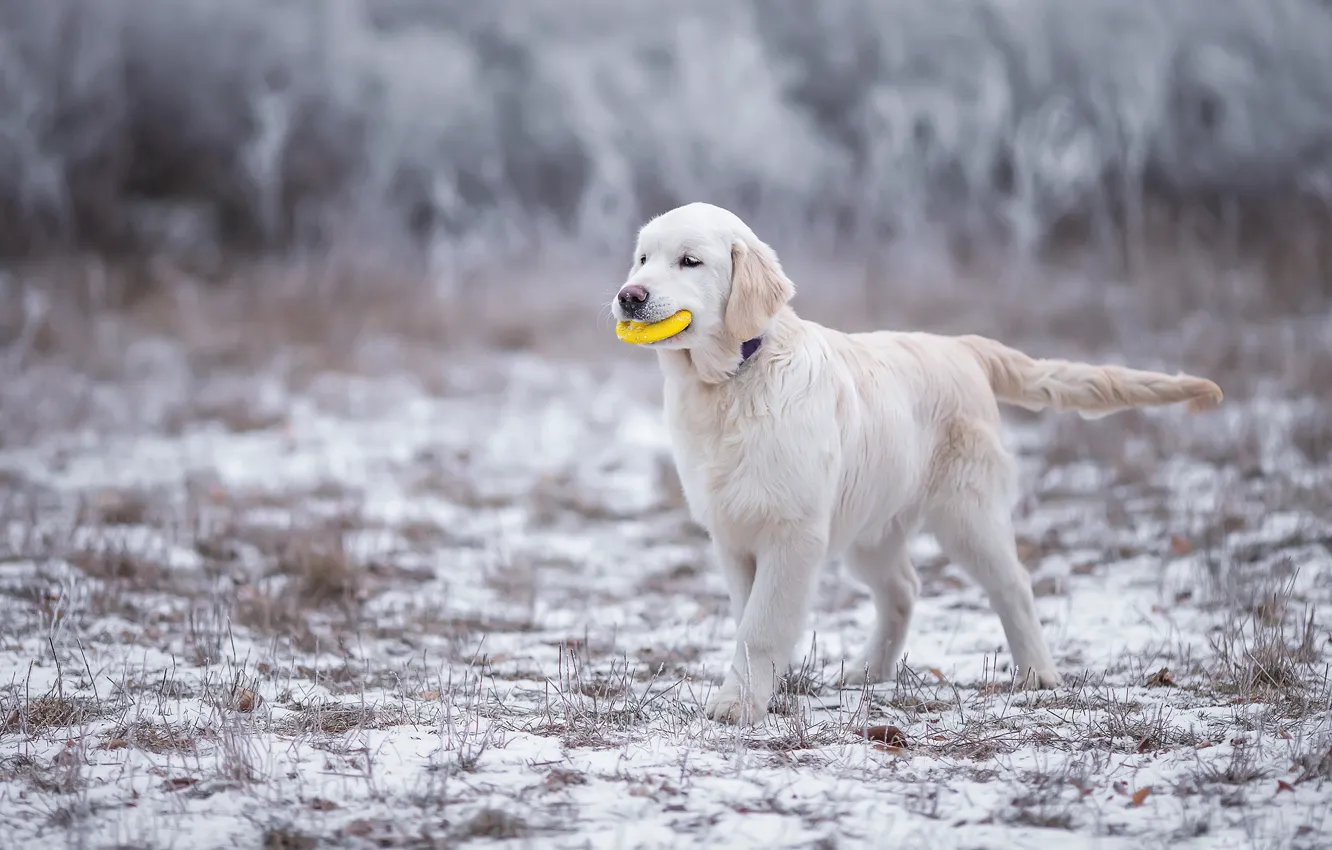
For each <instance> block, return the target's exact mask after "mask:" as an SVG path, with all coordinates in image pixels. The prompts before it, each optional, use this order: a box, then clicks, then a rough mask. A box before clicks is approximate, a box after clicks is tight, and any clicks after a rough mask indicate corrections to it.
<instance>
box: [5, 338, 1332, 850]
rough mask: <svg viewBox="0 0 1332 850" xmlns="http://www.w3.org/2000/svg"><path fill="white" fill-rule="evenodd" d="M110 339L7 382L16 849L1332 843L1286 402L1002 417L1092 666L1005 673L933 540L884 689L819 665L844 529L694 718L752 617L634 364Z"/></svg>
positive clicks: (1325, 575)
mask: <svg viewBox="0 0 1332 850" xmlns="http://www.w3.org/2000/svg"><path fill="white" fill-rule="evenodd" d="M123 353H124V354H125V360H126V362H127V363H128V364H130V368H129V369H128V370H125V371H122V372H117V374H116V376H115V377H114V380H112V379H109V378H102V379H100V380H99V379H97V378H95V377H93V375H94V374H95V372H88V371H86V370H85V371H84V373H83V377H81V378H75V377H74V376H73V375H72V374H70V373H68V372H65V371H61V367H58V366H56V365H49V366H48V365H44V362H43V361H42V360H41V358H40V357H37V356H33V357H29V358H25V360H24V362H23V364H22V365H21V366H19V367H17V368H16V369H15V370H14V371H11V372H10V374H9V376H8V377H7V378H6V395H5V406H6V407H7V410H6V411H5V413H4V423H5V425H6V428H7V431H6V432H5V433H0V492H2V493H3V497H2V498H0V510H2V511H3V514H0V521H3V523H4V524H3V526H0V528H3V534H0V724H3V725H2V726H0V846H3V847H5V848H11V850H19V848H39V847H42V848H44V847H51V846H60V845H68V846H77V847H81V848H82V847H86V848H111V847H125V848H129V847H133V848H170V847H182V848H190V849H191V850H204V848H214V847H264V848H283V850H295V849H296V848H301V849H302V850H303V848H313V847H316V846H320V847H322V846H345V847H453V846H462V845H469V846H470V845H472V844H476V845H478V846H480V845H483V844H484V845H486V846H490V845H491V844H495V845H496V846H500V845H502V846H511V847H529V846H530V847H569V848H574V847H577V848H584V847H589V848H606V850H611V848H657V847H663V848H664V847H728V848H744V847H755V848H757V847H763V848H770V847H818V848H838V847H841V848H846V847H932V848H939V850H943V848H954V847H956V848H1017V847H1050V848H1075V847H1097V848H1118V847H1125V848H1128V847H1131V848H1134V849H1135V850H1140V849H1141V848H1146V847H1166V846H1172V847H1182V846H1189V847H1208V848H1228V847H1246V848H1247V847H1259V848H1269V847H1320V846H1321V847H1325V846H1328V844H1329V843H1332V820H1330V819H1329V812H1332V806H1329V800H1332V726H1330V725H1329V698H1330V691H1329V684H1328V673H1327V663H1328V658H1329V657H1332V655H1330V654H1329V651H1328V650H1329V640H1330V639H1332V636H1330V634H1329V620H1328V614H1327V612H1328V611H1329V610H1332V609H1330V608H1329V604H1330V603H1332V555H1330V554H1329V551H1330V550H1332V523H1330V522H1329V521H1328V520H1329V518H1330V517H1332V512H1329V508H1332V467H1329V466H1328V457H1327V448H1328V447H1327V443H1326V437H1323V438H1322V439H1323V440H1324V442H1323V443H1321V444H1317V445H1321V446H1322V449H1321V451H1322V456H1321V459H1319V457H1318V456H1317V455H1318V452H1317V451H1313V457H1312V458H1311V456H1310V452H1311V449H1310V448H1309V445H1311V443H1310V439H1309V438H1308V435H1307V434H1305V437H1303V438H1302V437H1300V434H1304V433H1305V432H1304V431H1301V430H1300V428H1305V431H1307V427H1306V426H1304V425H1301V424H1300V423H1307V422H1309V421H1312V420H1310V418H1309V415H1308V412H1307V411H1305V410H1303V409H1302V408H1300V407H1299V405H1298V404H1297V403H1295V402H1287V403H1285V404H1276V403H1260V402H1258V401H1233V402H1228V404H1227V406H1226V407H1225V408H1224V409H1223V410H1222V411H1220V412H1218V413H1217V414H1215V415H1212V416H1206V417H1187V416H1185V415H1184V414H1183V413H1181V412H1177V411H1165V412H1161V413H1153V414H1150V415H1138V414H1126V415H1123V416H1119V417H1112V418H1110V419H1106V420H1101V421H1097V422H1082V421H1080V420H1072V419H1069V418H1067V417H1066V418H1057V417H1041V418H1033V417H1026V418H1021V417H1016V416H1015V417H1013V418H1012V421H1011V424H1012V427H1011V430H1010V438H1011V444H1012V445H1013V446H1014V448H1015V449H1016V450H1017V451H1018V452H1019V454H1020V456H1021V458H1022V462H1023V465H1024V470H1025V473H1026V477H1025V487H1024V498H1023V501H1022V503H1021V504H1020V505H1019V507H1018V511H1017V518H1018V528H1019V532H1020V549H1021V554H1022V557H1023V560H1024V562H1026V563H1027V564H1028V565H1029V566H1030V567H1031V568H1032V570H1033V578H1034V582H1035V586H1036V589H1037V592H1038V594H1039V599H1038V604H1039V606H1040V610H1041V613H1042V616H1043V620H1044V622H1045V625H1046V629H1047V634H1048V635H1049V636H1050V638H1051V639H1052V641H1053V644H1054V648H1055V653H1056V657H1057V658H1058V660H1059V663H1060V668H1061V670H1062V671H1063V673H1064V674H1065V676H1066V678H1067V680H1068V681H1069V684H1068V685H1067V686H1066V687H1064V688H1062V689H1059V690H1057V691H1053V692H1043V693H1015V692H1013V691H1012V689H1011V688H1010V687H1009V684H1008V681H1007V665H1008V663H1009V655H1008V653H1007V650H1006V648H1005V646H1004V641H1003V635H1002V631H1001V628H1000V625H999V621H998V619H997V617H995V616H994V615H993V614H992V613H991V612H990V610H989V608H988V606H987V604H986V602H985V599H984V596H983V594H982V593H981V591H980V590H979V589H978V588H976V587H974V586H972V585H971V584H970V583H969V582H968V580H967V579H966V578H965V577H964V575H963V574H962V573H961V572H960V571H959V570H958V569H957V568H955V567H954V566H951V565H949V564H947V563H946V562H945V561H944V560H943V559H942V558H941V556H940V555H939V553H938V551H937V549H936V548H935V547H934V545H933V541H932V540H930V539H929V538H921V539H920V540H918V541H916V549H915V552H916V559H915V560H916V563H917V566H918V568H919V569H920V570H921V572H922V575H923V578H924V584H925V591H924V594H923V598H922V599H921V601H920V603H919V605H918V607H917V614H916V616H915V620H914V622H913V625H912V631H911V637H910V640H909V643H908V658H907V659H906V665H905V669H904V670H903V672H902V675H901V676H900V678H899V680H898V682H897V683H895V684H890V685H881V686H877V687H874V688H872V689H869V690H866V691H861V690H839V689H837V688H836V687H835V686H834V685H833V684H831V683H832V682H833V681H834V680H835V678H836V676H837V673H838V672H839V669H840V665H841V664H842V663H843V662H844V660H846V659H847V658H849V657H850V656H851V654H852V653H853V652H854V650H856V649H857V648H858V647H859V645H860V642H861V641H862V640H864V639H865V637H866V636H867V634H868V627H869V624H870V622H871V616H872V613H871V607H870V602H869V599H868V596H867V594H866V593H865V592H863V591H862V590H861V589H860V587H859V586H857V585H856V584H854V583H853V582H852V581H851V580H850V579H849V578H847V577H845V576H844V575H843V574H842V571H841V570H840V567H839V566H838V565H836V564H832V565H830V566H829V569H828V570H827V571H826V573H825V576H824V579H823V582H822V584H821V588H820V594H819V599H818V604H817V606H816V610H815V611H814V612H813V614H812V616H811V619H810V622H809V629H808V631H807V633H806V639H805V641H804V643H803V644H802V650H803V651H802V654H804V655H806V656H808V657H807V659H806V660H805V661H804V663H803V665H802V666H801V667H800V668H799V669H797V670H793V671H792V674H791V676H790V677H789V680H788V685H789V687H788V688H787V689H786V691H785V692H784V693H783V694H781V695H779V696H778V697H777V698H776V699H775V700H774V703H773V706H772V708H773V712H772V713H771V714H770V715H769V717H768V719H767V722H766V724H765V725H764V726H762V727H759V728H756V729H753V730H737V729H735V728H732V727H726V726H719V725H717V724H714V723H712V722H709V721H707V720H705V719H702V718H701V717H700V707H701V706H702V704H703V702H704V701H705V699H706V696H707V694H708V692H709V690H710V689H711V688H713V687H716V686H717V685H718V684H719V683H720V681H721V675H722V670H723V665H724V663H725V662H726V660H727V659H728V658H729V654H730V641H731V639H732V636H733V634H734V624H733V623H731V622H730V621H729V619H728V616H727V605H726V602H725V595H724V591H723V586H722V583H721V580H720V577H719V576H718V575H716V574H715V572H714V571H713V569H712V568H711V566H710V565H709V563H708V562H707V558H706V554H705V540H704V538H703V536H702V535H701V533H700V532H699V531H698V530H697V529H695V528H693V527H692V526H691V525H690V524H689V523H688V521H687V519H686V516H685V514H684V511H683V507H682V504H681V501H680V496H679V493H678V489H677V485H676V483H675V481H674V478H673V473H672V472H671V470H670V467H669V464H668V462H667V461H666V455H665V451H666V443H665V434H664V431H663V428H662V425H661V420H660V415H659V412H658V410H657V407H656V402H655V395H656V392H657V389H656V388H657V382H658V379H657V376H656V374H655V371H654V368H653V365H652V364H651V363H650V362H648V358H646V357H643V356H638V354H639V353H637V352H630V353H627V354H626V355H625V356H623V357H621V358H620V359H618V360H616V361H605V362H596V361H590V362H589V361H576V360H569V361H562V360H559V359H554V358H550V357H537V356H534V355H530V354H521V353H516V354H496V353H490V354H486V355H484V356H480V355H468V356H465V357H464V356H461V355H458V356H454V357H453V359H452V361H451V362H449V363H446V364H445V365H443V366H440V367H439V368H438V369H436V370H434V371H433V372H432V373H431V375H430V377H429V380H422V379H420V377H419V376H416V375H413V374H412V373H411V372H410V371H402V372H400V373H387V374H386V373H383V372H381V373H379V374H374V375H364V374H363V375H356V374H352V375H347V374H341V375H339V374H334V373H327V374H314V375H307V376H306V377H305V378H303V379H302V380H299V381H295V380H291V381H289V380H285V379H280V378H279V377H276V376H277V375H279V374H280V372H281V370H280V369H274V370H273V371H274V375H275V377H273V378H272V379H269V378H268V377H267V376H266V375H265V374H264V373H255V372H248V373H245V372H242V373H240V374H236V373H235V372H230V373H229V372H227V371H226V370H224V369H221V368H219V369H217V370H215V371H211V372H210V371H207V370H205V371H203V372H200V371H199V367H198V366H197V361H195V360H191V359H190V358H189V357H187V356H185V354H183V353H181V352H180V350H179V348H178V347H177V346H176V344H175V343H172V342H170V341H166V340H158V341H151V340H146V339H144V340H139V341H136V342H134V343H133V345H131V346H129V347H128V348H127V349H126V351H125V352H123ZM20 403H21V405H22V409H20ZM1301 447H1303V448H1301ZM1315 448H1316V446H1315ZM883 726H892V727H896V729H898V730H900V732H901V734H902V736H904V738H905V740H904V741H902V740H901V739H900V738H898V737H896V735H895V733H892V732H891V731H889V732H885V731H884V730H882V729H876V728H871V734H870V738H873V739H874V740H871V739H869V738H867V737H866V734H865V731H866V728H867V727H883ZM885 738H888V739H891V740H890V743H885V742H884V740H883V739H885ZM897 744H904V745H902V746H898V745H897Z"/></svg>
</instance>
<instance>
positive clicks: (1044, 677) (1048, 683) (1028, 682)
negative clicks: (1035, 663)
mask: <svg viewBox="0 0 1332 850" xmlns="http://www.w3.org/2000/svg"><path fill="white" fill-rule="evenodd" d="M1062 684H1064V677H1063V676H1061V675H1059V673H1057V672H1056V671H1054V670H1031V669H1028V670H1027V674H1026V675H1025V676H1023V677H1022V681H1020V682H1018V688H1019V689H1021V690H1024V691H1044V690H1050V689H1051V688H1057V687H1059V686H1060V685H1062Z"/></svg>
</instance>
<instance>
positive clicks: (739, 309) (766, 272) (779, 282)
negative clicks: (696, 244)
mask: <svg viewBox="0 0 1332 850" xmlns="http://www.w3.org/2000/svg"><path fill="white" fill-rule="evenodd" d="M794 295H795V286H794V285H793V284H792V283H791V281H790V280H789V279H788V278H787V277H786V274H785V273H784V272H782V264H781V263H780V262H778V261H777V254H776V253H775V252H774V251H773V250H772V249H771V248H769V247H768V246H767V245H766V244H764V243H763V242H760V241H759V240H757V239H756V240H754V242H753V243H752V244H749V243H746V242H745V240H743V239H737V240H735V242H733V243H732V244H731V297H730V300H728V301H727V302H726V322H725V323H726V330H727V332H728V333H730V334H731V336H733V337H735V338H736V339H738V340H747V339H753V338H754V337H756V336H758V335H759V334H760V333H762V332H763V329H764V328H765V327H767V326H768V322H770V321H772V317H773V316H775V315H777V311H778V310H780V309H782V306H783V305H784V304H786V302H787V301H790V300H791V297H792V296H794Z"/></svg>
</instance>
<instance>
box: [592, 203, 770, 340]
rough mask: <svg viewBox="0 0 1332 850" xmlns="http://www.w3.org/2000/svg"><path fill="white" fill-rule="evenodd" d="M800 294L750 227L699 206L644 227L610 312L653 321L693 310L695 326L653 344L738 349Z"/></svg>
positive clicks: (682, 209) (729, 215) (666, 215)
mask: <svg viewBox="0 0 1332 850" xmlns="http://www.w3.org/2000/svg"><path fill="white" fill-rule="evenodd" d="M794 294H795V287H794V286H792V284H791V281H790V280H789V279H787V277H786V275H785V273H783V272H782V267H781V264H780V263H779V262H778V260H777V255H776V253H775V252H774V251H773V250H772V249H771V248H769V247H768V246H767V245H766V244H764V243H763V242H762V241H761V240H760V239H759V238H758V237H757V236H755V235H754V232H753V231H752V230H750V229H749V226H748V225H746V224H745V223H744V222H743V221H741V220H740V218H739V217H738V216H736V215H735V214H734V213H732V212H730V211H728V210H724V209H722V208H721V207H715V206H713V205H711V204H704V203H694V204H687V205H685V206H682V207H676V208H675V209H673V210H671V211H670V212H667V213H663V214H662V215H660V216H658V217H656V218H654V219H652V220H651V221H649V222H648V223H647V224H645V225H643V228H642V230H640V231H639V233H638V242H637V244H636V245H635V248H634V257H633V266H632V268H631V269H630V271H629V277H628V279H627V280H626V281H625V283H624V286H622V287H620V291H619V292H618V293H617V294H616V297H615V301H614V303H613V304H612V305H611V312H612V313H613V314H614V316H615V318H616V319H617V320H619V321H635V322H649V323H650V322H659V321H661V320H662V319H666V318H669V317H670V316H673V315H675V313H677V312H678V311H680V310H688V311H689V312H690V313H691V314H692V319H691V321H690V324H689V327H687V328H685V330H683V331H682V332H680V333H679V334H677V335H675V336H673V337H670V338H669V339H664V340H661V341H660V342H655V343H651V346H652V347H654V348H669V349H695V348H703V347H710V348H718V347H723V346H724V347H726V348H730V349H735V350H737V351H738V350H739V346H740V345H741V343H743V342H745V341H746V340H749V339H753V338H754V337H757V336H759V335H760V334H762V333H763V332H764V330H765V329H766V328H767V327H768V325H769V323H770V322H771V321H772V319H773V317H774V316H776V315H777V313H778V311H780V310H781V309H782V307H783V305H785V304H786V302H787V301H789V300H791V297H792V296H793V295H794Z"/></svg>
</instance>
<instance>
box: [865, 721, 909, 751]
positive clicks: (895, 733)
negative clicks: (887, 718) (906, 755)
mask: <svg viewBox="0 0 1332 850" xmlns="http://www.w3.org/2000/svg"><path fill="white" fill-rule="evenodd" d="M864 735H865V737H866V739H868V740H870V741H878V742H880V743H882V744H886V745H887V746H890V747H905V746H907V736H906V733H905V732H903V731H902V730H901V729H898V728H897V727H896V726H871V727H869V728H868V729H866V730H865V732H864ZM876 749H878V748H877V747H876Z"/></svg>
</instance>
